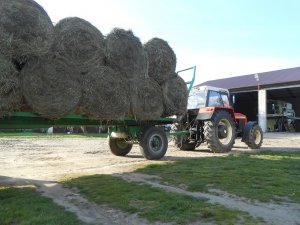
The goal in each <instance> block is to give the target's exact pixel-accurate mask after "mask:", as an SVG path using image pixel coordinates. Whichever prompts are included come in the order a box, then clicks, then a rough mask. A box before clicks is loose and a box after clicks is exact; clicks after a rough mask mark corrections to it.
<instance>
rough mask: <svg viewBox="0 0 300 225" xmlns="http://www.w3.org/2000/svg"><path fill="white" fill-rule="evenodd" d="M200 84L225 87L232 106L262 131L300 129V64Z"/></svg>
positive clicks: (297, 130) (299, 130) (298, 130)
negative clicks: (254, 121)
mask: <svg viewBox="0 0 300 225" xmlns="http://www.w3.org/2000/svg"><path fill="white" fill-rule="evenodd" d="M200 85H209V86H214V87H220V88H226V89H229V91H230V93H231V94H232V96H235V104H234V107H235V110H236V111H237V112H240V113H243V114H245V115H247V117H248V118H249V120H258V122H259V125H260V126H261V128H262V129H263V131H264V132H266V131H296V132H300V67H296V68H290V69H282V70H276V71H270V72H263V73H257V74H249V75H244V76H237V77H229V78H224V79H219V80H211V81H207V82H204V83H202V84H200Z"/></svg>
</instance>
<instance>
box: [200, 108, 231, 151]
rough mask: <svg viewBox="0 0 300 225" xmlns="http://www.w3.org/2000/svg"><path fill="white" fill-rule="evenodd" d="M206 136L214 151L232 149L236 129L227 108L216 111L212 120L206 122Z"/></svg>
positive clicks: (209, 145)
mask: <svg viewBox="0 0 300 225" xmlns="http://www.w3.org/2000/svg"><path fill="white" fill-rule="evenodd" d="M204 137H205V140H206V143H207V145H208V147H209V148H210V149H211V150H212V151H213V152H217V153H222V152H229V151H231V149H232V146H233V144H234V142H235V138H236V129H235V124H234V121H233V118H232V116H231V115H230V113H229V112H227V111H225V110H218V111H216V112H215V113H214V114H213V116H212V117H211V119H210V121H206V122H205V123H204Z"/></svg>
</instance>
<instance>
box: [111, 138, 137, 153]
mask: <svg viewBox="0 0 300 225" xmlns="http://www.w3.org/2000/svg"><path fill="white" fill-rule="evenodd" d="M108 146H109V149H110V151H111V153H112V154H114V155H116V156H125V155H127V154H128V153H129V152H130V150H131V149H132V144H130V143H127V142H126V141H125V140H124V138H112V137H108Z"/></svg>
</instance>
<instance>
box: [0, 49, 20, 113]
mask: <svg viewBox="0 0 300 225" xmlns="http://www.w3.org/2000/svg"><path fill="white" fill-rule="evenodd" d="M21 105H22V94H21V91H20V83H19V79H18V71H17V70H16V69H15V68H14V66H13V64H12V63H11V61H10V60H7V59H6V58H5V57H4V56H3V55H1V54H0V117H3V116H7V115H10V114H11V113H12V112H14V111H17V110H19V109H20V108H21Z"/></svg>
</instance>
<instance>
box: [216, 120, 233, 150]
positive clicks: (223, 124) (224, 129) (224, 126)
mask: <svg viewBox="0 0 300 225" xmlns="http://www.w3.org/2000/svg"><path fill="white" fill-rule="evenodd" d="M232 135H233V130H232V126H231V124H230V122H229V121H228V120H227V119H221V120H220V122H219V124H218V138H219V141H220V143H221V144H223V145H228V144H229V143H230V141H231V139H232Z"/></svg>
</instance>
